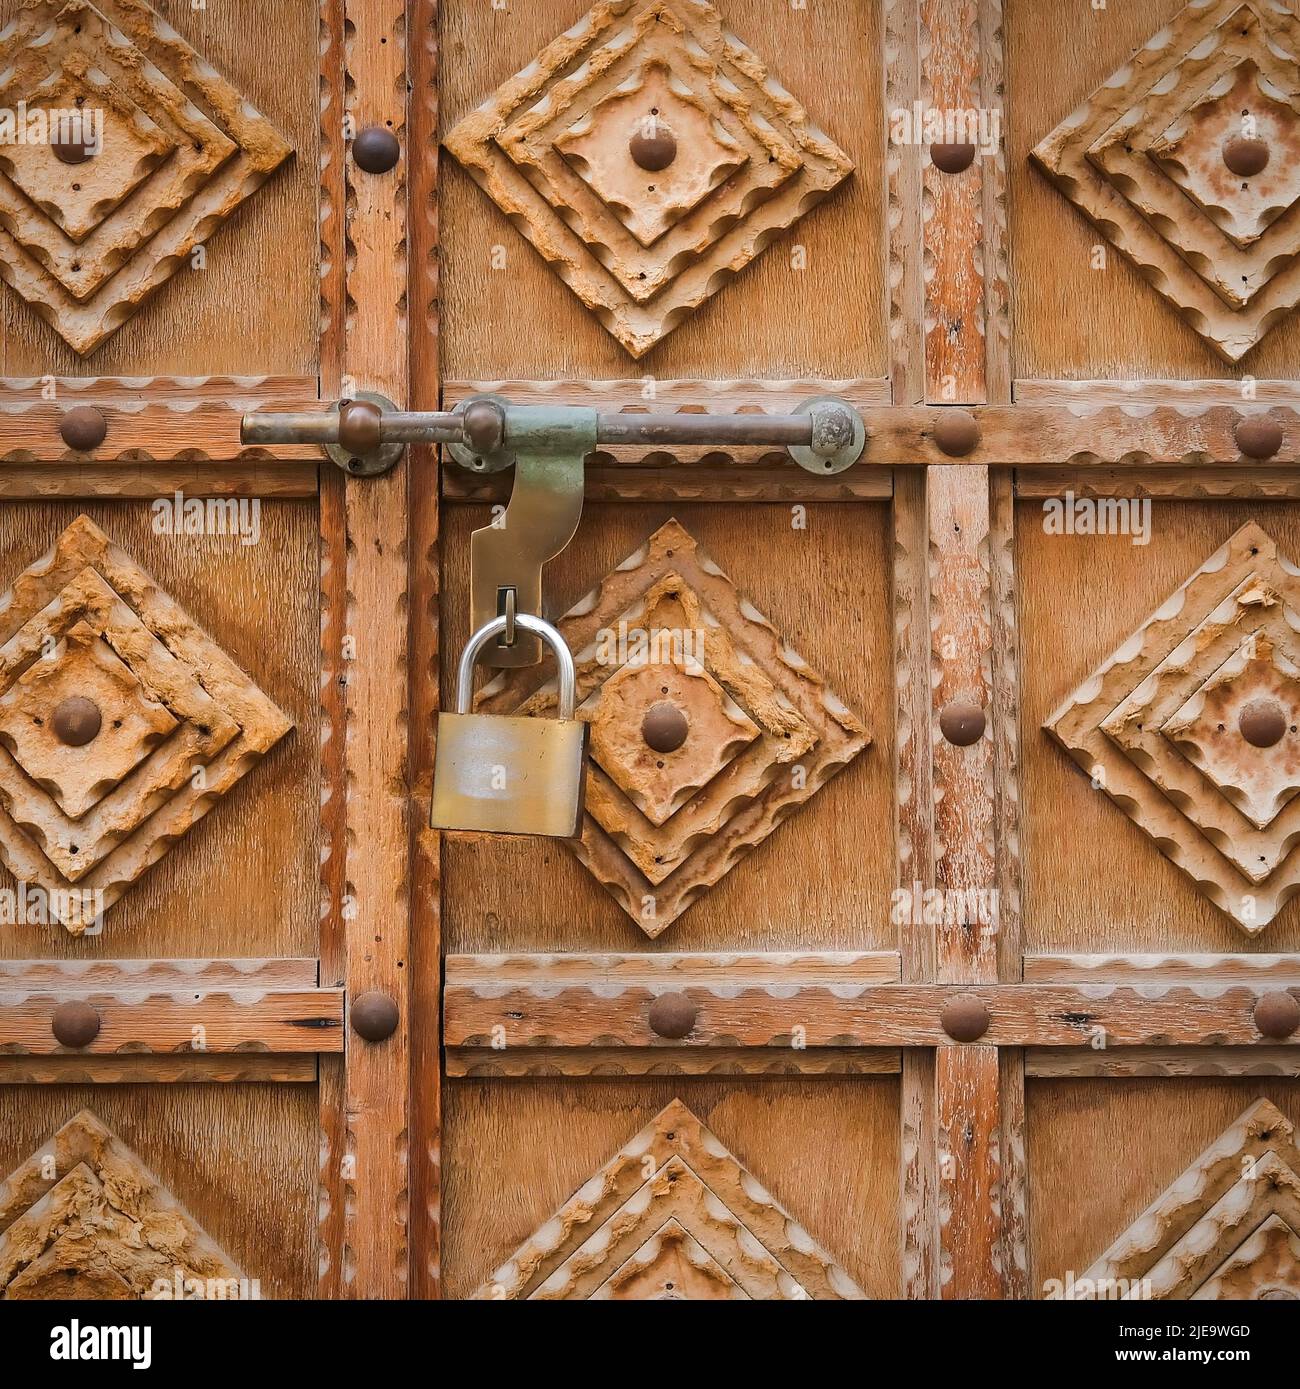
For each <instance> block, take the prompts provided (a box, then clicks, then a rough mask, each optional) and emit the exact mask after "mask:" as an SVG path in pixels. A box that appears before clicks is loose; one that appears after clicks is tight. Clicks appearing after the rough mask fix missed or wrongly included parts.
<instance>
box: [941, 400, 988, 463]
mask: <svg viewBox="0 0 1300 1389" xmlns="http://www.w3.org/2000/svg"><path fill="white" fill-rule="evenodd" d="M979 441H980V427H979V424H978V423H977V422H976V419H975V416H974V415H972V414H971V413H970V411H969V410H945V411H943V413H942V414H941V415H940V416H939V417H938V419H936V420H935V422H934V442H935V443H936V444H937V445H938V447H939V448H940V449H941V450H942V451H943V452H944V453H946V454H947V455H948V457H949V458H964V457H965V456H966V455H967V454H968V453H970V452H971V451H972V450H973V449H974V447H975V445H976V444H978V443H979Z"/></svg>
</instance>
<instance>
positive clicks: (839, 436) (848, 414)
mask: <svg viewBox="0 0 1300 1389" xmlns="http://www.w3.org/2000/svg"><path fill="white" fill-rule="evenodd" d="M795 414H796V415H811V416H812V442H811V443H810V444H808V445H807V446H805V445H803V444H791V445H790V450H789V452H790V457H791V458H793V459H794V461H795V462H796V463H797V464H798V465H799V466H800V467H801V468H803V469H805V470H806V471H808V472H810V473H814V474H816V475H817V476H818V477H828V476H831V475H833V474H835V473H842V472H843V471H844V470H845V469H846V468H851V467H852V466H853V465H854V464H855V463H856V462H857V461H858V459H859V458H861V457H862V451H863V449H865V448H866V446H867V427H866V425H865V424H864V423H863V421H862V416H861V415H860V414H859V413H858V412H857V411H856V410H855V409H854V408H853V406H851V405H849V404H848V403H847V402H846V401H843V400H840V398H839V397H838V396H833V395H819V396H813V398H812V399H811V400H805V401H804V402H803V403H802V404H801V405H797V406H796V407H795Z"/></svg>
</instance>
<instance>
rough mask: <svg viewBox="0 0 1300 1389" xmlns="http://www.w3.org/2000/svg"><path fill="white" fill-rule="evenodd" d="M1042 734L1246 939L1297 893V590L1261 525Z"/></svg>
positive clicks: (1183, 592)
mask: <svg viewBox="0 0 1300 1389" xmlns="http://www.w3.org/2000/svg"><path fill="white" fill-rule="evenodd" d="M1045 727H1046V728H1047V729H1048V730H1049V731H1050V732H1051V733H1052V734H1053V736H1054V737H1055V738H1056V739H1057V740H1058V741H1059V742H1060V743H1061V745H1062V746H1063V747H1064V748H1066V750H1067V751H1068V752H1069V753H1070V754H1071V756H1073V757H1074V759H1075V760H1076V761H1077V762H1078V763H1079V764H1080V765H1081V766H1082V767H1083V768H1084V770H1085V771H1086V772H1087V774H1088V775H1089V776H1091V777H1093V778H1094V779H1095V780H1096V781H1097V782H1098V783H1099V784H1100V786H1101V787H1102V789H1103V790H1105V792H1106V794H1107V795H1109V796H1110V797H1111V799H1112V800H1114V801H1115V803H1116V804H1117V805H1119V806H1120V807H1121V808H1122V809H1123V810H1124V811H1125V813H1126V814H1128V815H1129V817H1130V818H1131V819H1132V820H1133V821H1134V823H1135V824H1137V825H1138V826H1139V827H1140V828H1141V829H1143V830H1144V831H1146V833H1147V834H1149V835H1150V836H1151V837H1152V839H1154V840H1155V842H1156V844H1157V845H1158V846H1159V848H1160V849H1161V851H1162V852H1163V853H1165V854H1167V855H1168V856H1169V857H1170V858H1171V859H1172V860H1173V861H1174V862H1175V863H1176V864H1177V865H1178V866H1179V867H1180V868H1182V869H1183V871H1184V872H1186V873H1187V874H1188V875H1189V876H1190V877H1191V878H1192V880H1193V882H1195V883H1196V885H1197V887H1199V888H1200V889H1201V891H1203V892H1204V893H1206V895H1207V896H1208V897H1209V898H1210V899H1211V901H1213V902H1214V903H1215V904H1216V905H1217V906H1219V907H1220V908H1222V909H1223V910H1224V911H1225V912H1227V913H1228V914H1229V915H1230V916H1231V917H1232V918H1233V919H1234V920H1235V921H1236V922H1237V924H1238V925H1239V926H1241V927H1242V929H1243V930H1245V931H1247V932H1249V933H1250V934H1252V935H1254V934H1255V933H1257V932H1259V931H1261V930H1262V929H1263V928H1264V926H1266V925H1267V924H1268V922H1269V921H1271V920H1272V918H1273V917H1274V916H1275V915H1276V913H1277V911H1278V909H1279V908H1280V907H1281V906H1282V904H1283V903H1284V902H1286V901H1287V899H1288V898H1290V897H1292V896H1293V895H1294V894H1295V893H1296V891H1297V890H1300V799H1297V798H1296V791H1297V790H1298V789H1300V732H1298V731H1297V730H1298V729H1300V577H1298V576H1297V572H1296V571H1295V569H1294V568H1293V567H1292V566H1291V564H1290V563H1288V562H1287V561H1286V560H1284V559H1282V558H1281V557H1280V556H1279V555H1278V553H1277V546H1276V544H1275V543H1274V541H1273V540H1272V539H1271V538H1270V537H1269V536H1268V535H1267V534H1266V533H1265V532H1264V531H1263V530H1262V529H1261V528H1260V527H1259V526H1258V525H1256V524H1255V523H1254V522H1250V523H1248V524H1247V525H1245V526H1243V527H1242V528H1241V529H1240V530H1239V531H1238V532H1237V533H1236V534H1235V535H1234V536H1233V537H1232V538H1231V539H1230V540H1229V541H1228V543H1227V544H1226V545H1225V546H1224V547H1223V548H1222V549H1221V550H1219V551H1218V553H1217V554H1215V555H1213V556H1212V557H1211V558H1210V559H1209V560H1207V561H1206V563H1205V564H1204V565H1203V566H1202V567H1201V568H1200V569H1199V570H1197V572H1196V573H1195V574H1193V575H1192V577H1191V578H1190V579H1188V580H1187V582H1186V583H1185V584H1184V585H1183V586H1182V588H1180V589H1179V590H1178V592H1177V593H1175V594H1173V595H1172V596H1171V597H1170V599H1169V600H1168V602H1166V603H1165V604H1164V606H1163V607H1162V608H1160V609H1159V610H1158V611H1157V612H1156V613H1155V614H1154V615H1153V616H1152V617H1150V618H1149V619H1148V620H1147V621H1146V622H1145V623H1144V624H1143V626H1142V627H1141V628H1140V629H1139V630H1138V631H1137V632H1136V633H1135V634H1134V635H1133V636H1132V637H1130V638H1129V639H1128V640H1127V641H1126V642H1125V643H1124V644H1123V645H1122V646H1121V647H1120V648H1119V649H1118V650H1117V651H1116V652H1115V653H1114V654H1113V655H1112V656H1111V657H1110V658H1109V659H1108V660H1107V661H1106V662H1105V663H1104V664H1103V665H1102V666H1101V667H1100V669H1098V670H1097V671H1095V672H1094V673H1093V674H1092V675H1091V676H1090V677H1089V678H1088V679H1087V680H1086V681H1085V682H1084V683H1083V684H1082V685H1080V686H1079V688H1078V689H1077V690H1076V691H1075V692H1074V693H1073V694H1072V695H1071V696H1070V697H1069V699H1068V700H1067V701H1066V702H1065V704H1064V705H1062V707H1061V708H1060V709H1058V710H1057V711H1056V713H1055V714H1054V715H1053V716H1052V717H1051V719H1049V720H1048V722H1047V724H1046V725H1045Z"/></svg>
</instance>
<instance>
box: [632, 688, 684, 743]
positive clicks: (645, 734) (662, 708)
mask: <svg viewBox="0 0 1300 1389" xmlns="http://www.w3.org/2000/svg"><path fill="white" fill-rule="evenodd" d="M690 731H691V724H690V720H689V719H688V718H687V717H686V715H685V714H684V713H683V712H682V711H681V710H680V709H679V708H678V707H677V706H676V705H675V704H670V703H669V702H668V701H667V700H666V699H660V700H657V701H656V702H655V703H654V704H652V705H651V706H650V707H649V709H647V710H646V715H645V718H643V719H642V720H641V736H642V738H644V739H645V743H646V746H647V747H648V748H651V749H653V751H655V752H676V751H677V749H678V748H679V747H681V745H682V744H683V743H684V742H685V741H686V737H687V734H689V733H690Z"/></svg>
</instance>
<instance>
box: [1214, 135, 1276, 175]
mask: <svg viewBox="0 0 1300 1389" xmlns="http://www.w3.org/2000/svg"><path fill="white" fill-rule="evenodd" d="M1268 155H1269V149H1268V146H1267V145H1266V144H1265V143H1264V141H1263V140H1254V139H1251V138H1250V137H1249V136H1246V135H1234V136H1233V137H1232V139H1231V140H1229V141H1228V142H1227V143H1226V144H1225V145H1224V147H1223V162H1224V163H1225V164H1226V165H1227V166H1228V168H1229V170H1230V171H1231V172H1232V173H1234V174H1236V175H1237V177H1238V178H1254V177H1255V175H1256V174H1262V173H1263V172H1264V169H1265V167H1266V166H1267V164H1268Z"/></svg>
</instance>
